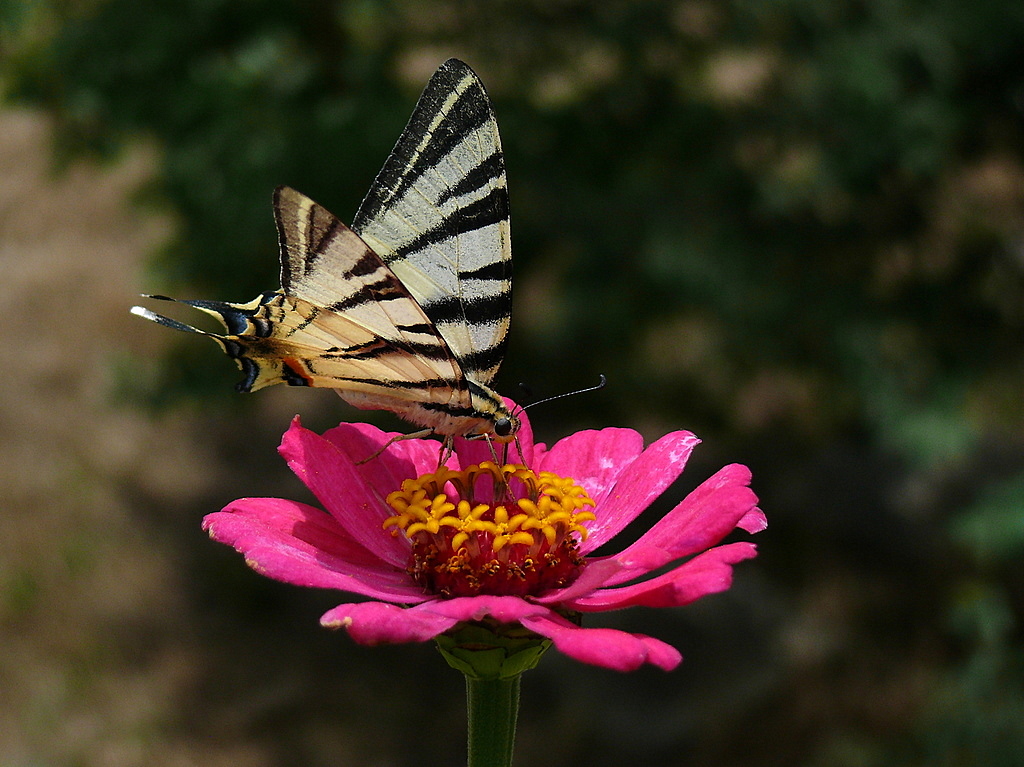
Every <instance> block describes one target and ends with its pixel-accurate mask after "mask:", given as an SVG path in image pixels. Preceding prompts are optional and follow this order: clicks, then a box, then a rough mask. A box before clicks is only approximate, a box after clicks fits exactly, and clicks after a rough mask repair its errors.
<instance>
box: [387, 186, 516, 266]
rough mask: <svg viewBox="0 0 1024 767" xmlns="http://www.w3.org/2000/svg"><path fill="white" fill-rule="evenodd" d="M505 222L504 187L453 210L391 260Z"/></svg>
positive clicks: (407, 242) (506, 218) (506, 214)
mask: <svg viewBox="0 0 1024 767" xmlns="http://www.w3.org/2000/svg"><path fill="white" fill-rule="evenodd" d="M507 220H508V194H507V192H506V191H505V189H504V187H498V188H495V189H492V190H491V191H490V192H488V193H487V195H486V196H484V197H481V198H480V199H479V200H474V201H473V202H471V203H469V204H468V205H466V206H464V207H461V208H458V209H457V210H455V211H453V212H452V213H450V214H449V215H447V216H445V217H444V218H442V219H441V221H440V222H439V223H438V224H437V225H435V226H433V227H431V228H430V229H428V230H427V231H425V232H422V233H421V234H420V235H418V236H417V237H413V238H412V239H411V240H407V241H406V242H404V243H402V244H401V245H398V246H397V247H396V248H395V255H394V258H408V257H409V256H410V255H411V254H414V253H416V252H417V251H420V250H425V249H426V248H429V247H430V246H431V245H436V244H437V243H439V242H444V241H445V240H447V239H451V238H453V237H458V236H459V235H461V234H466V233H468V232H474V231H476V230H477V229H483V228H484V227H486V226H494V225H497V224H499V223H501V222H502V221H507Z"/></svg>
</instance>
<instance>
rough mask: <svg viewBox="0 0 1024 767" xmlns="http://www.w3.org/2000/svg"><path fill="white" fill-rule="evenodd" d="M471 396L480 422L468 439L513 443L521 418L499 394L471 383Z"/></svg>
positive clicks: (468, 435)
mask: <svg viewBox="0 0 1024 767" xmlns="http://www.w3.org/2000/svg"><path fill="white" fill-rule="evenodd" d="M469 395H470V398H471V400H472V403H473V410H475V411H476V416H477V421H478V422H477V425H476V428H474V429H473V430H472V433H470V434H467V435H466V436H467V437H470V438H473V437H476V438H485V439H491V440H494V441H495V442H501V443H507V442H511V441H512V440H514V439H515V438H516V434H517V433H518V432H519V426H520V422H519V418H517V417H516V415H515V414H514V413H513V412H512V410H511V408H510V407H509V405H508V404H506V402H505V400H503V399H502V398H501V397H500V396H499V395H498V393H497V392H495V391H493V390H492V389H490V388H489V387H487V386H484V385H482V384H479V383H476V382H474V381H470V382H469Z"/></svg>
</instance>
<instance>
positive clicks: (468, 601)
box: [417, 594, 551, 623]
mask: <svg viewBox="0 0 1024 767" xmlns="http://www.w3.org/2000/svg"><path fill="white" fill-rule="evenodd" d="M417 609H419V610H426V611H429V612H432V613H436V614H438V615H443V616H445V617H448V618H454V619H455V620H457V621H481V620H483V619H484V618H494V620H496V621H500V622H501V623H515V622H519V621H522V619H523V618H526V617H529V616H536V615H547V614H548V613H549V612H551V610H550V609H549V608H547V607H544V606H542V605H538V604H534V603H533V602H527V601H526V600H524V599H521V598H520V597H510V596H493V595H487V594H484V595H481V596H477V597H457V598H455V599H437V600H434V601H432V602H428V603H426V604H423V605H420V606H419V607H417Z"/></svg>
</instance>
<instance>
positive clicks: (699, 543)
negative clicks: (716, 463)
mask: <svg viewBox="0 0 1024 767" xmlns="http://www.w3.org/2000/svg"><path fill="white" fill-rule="evenodd" d="M749 482H750V470H749V469H748V468H747V467H746V466H741V465H739V464H732V465H731V466H726V467H725V468H723V469H720V470H719V471H718V472H716V473H715V474H714V475H713V476H711V477H710V478H708V479H707V480H705V481H704V482H702V483H701V484H700V485H699V486H698V487H697V488H696V489H695V490H694V491H693V492H691V493H690V494H689V495H687V496H686V498H684V499H683V500H682V501H681V502H680V503H679V505H678V506H676V507H675V508H674V509H672V511H670V512H669V513H668V514H666V515H665V516H664V517H662V518H661V519H660V520H658V522H657V523H656V524H655V525H654V526H653V527H651V529H650V530H648V531H647V532H646V533H644V534H643V535H642V536H641V537H640V538H639V539H638V540H637V541H636V542H635V543H633V544H631V545H630V546H628V547H626V548H625V549H623V550H622V551H621V552H619V553H618V554H616V555H615V556H614V558H615V559H616V560H618V561H619V562H620V563H621V564H622V571H621V572H619V573H618V574H617V575H616V576H615V577H614V578H612V579H611V580H610V581H609V583H610V584H615V583H624V582H625V581H628V580H631V579H632V578H636V577H638V576H641V575H644V574H646V573H649V572H650V571H651V570H655V569H657V568H659V567H662V566H663V565H667V564H669V563H670V562H673V561H675V560H677V559H680V558H682V557H687V556H690V555H691V554H696V553H697V552H700V551H704V550H705V549H707V548H709V547H710V546H713V545H715V544H716V543H718V542H719V541H720V540H722V539H723V538H724V537H725V536H726V535H728V534H729V533H730V532H732V531H733V530H734V529H735V528H736V527H737V525H738V524H739V523H740V522H741V521H742V520H744V519H751V520H753V519H754V518H753V517H751V513H752V512H754V511H756V510H757V496H756V495H754V493H753V491H752V490H751V489H750V488H749V487H747V484H748V483H749Z"/></svg>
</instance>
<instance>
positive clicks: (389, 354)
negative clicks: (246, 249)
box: [132, 59, 519, 442]
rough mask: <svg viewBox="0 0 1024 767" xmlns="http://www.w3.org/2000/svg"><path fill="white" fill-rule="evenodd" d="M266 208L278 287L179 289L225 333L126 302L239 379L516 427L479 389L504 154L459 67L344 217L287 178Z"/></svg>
mask: <svg viewBox="0 0 1024 767" xmlns="http://www.w3.org/2000/svg"><path fill="white" fill-rule="evenodd" d="M274 213H275V216H276V219H277V231H278V238H279V242H280V247H281V289H280V290H277V291H274V292H268V293H264V294H263V295H261V296H259V297H258V298H256V299H254V300H253V301H250V302H249V303H247V304H232V303H227V302H222V301H203V300H193V301H182V302H181V303H184V304H188V305H189V306H192V307H195V308H196V309H200V310H202V311H204V312H207V313H208V314H212V315H213V316H215V317H217V318H218V319H219V320H220V321H221V322H222V323H223V325H224V327H225V328H226V332H225V333H223V334H219V333H207V332H205V331H202V330H199V329H197V328H194V327H192V326H191V325H185V324H184V323H181V322H178V321H176V320H172V319H169V318H167V317H163V316H161V315H159V314H155V313H154V312H151V311H150V310H148V309H146V308H144V307H141V306H136V307H133V308H132V312H133V313H134V314H138V315H140V316H142V317H145V318H146V319H149V320H152V321H153V322H157V323H159V324H161V325H164V326H166V327H170V328H174V329H176V330H184V331H188V332H191V333H199V334H201V335H204V336H208V337H210V338H212V339H213V340H214V341H216V342H217V343H218V344H219V345H220V346H221V348H222V349H223V350H224V351H225V352H226V353H227V354H228V356H230V357H232V358H233V359H234V360H235V361H236V362H237V363H238V366H239V367H240V368H241V369H242V371H243V372H244V374H245V380H243V381H242V382H241V383H239V384H238V389H239V391H255V390H256V389H261V388H263V387H264V386H270V385H271V384H276V383H287V384H291V385H293V386H318V387H327V388H332V389H335V390H336V391H337V392H338V394H340V395H341V397H342V398H344V399H345V400H346V401H348V402H349V403H351V404H353V405H355V406H356V407H358V408H363V409H379V410H390V411H392V412H394V413H396V414H398V415H399V416H401V417H402V418H404V419H406V420H407V421H409V422H411V423H413V424H416V425H418V426H421V427H423V429H424V433H427V432H432V433H434V434H438V435H441V436H442V437H444V438H445V439H446V441H450V439H451V438H452V437H455V436H461V437H488V438H491V439H495V440H497V441H499V442H508V441H510V440H511V439H512V438H513V437H514V436H515V433H516V431H517V430H518V428H519V421H518V420H517V419H516V417H515V415H514V414H513V413H511V412H510V411H509V409H508V408H507V407H506V406H505V403H504V402H503V401H502V399H501V397H499V396H498V394H497V393H495V392H494V391H493V390H492V389H491V388H490V383H491V381H492V379H493V378H494V376H495V374H496V373H497V372H498V367H499V366H500V365H501V361H502V359H503V357H504V352H505V339H506V335H507V333H508V326H509V314H510V309H511V269H512V261H511V258H512V257H511V249H510V243H509V216H508V192H507V189H506V185H505V164H504V160H503V157H502V153H501V143H500V141H499V139H498V124H497V122H496V121H495V118H494V110H493V107H492V106H491V102H490V99H488V97H487V93H486V91H485V90H484V87H483V84H482V83H481V82H480V80H479V78H478V77H477V76H476V74H475V73H474V72H473V71H472V70H471V69H470V68H469V67H468V66H466V65H465V64H464V63H462V62H461V61H458V60H456V59H451V60H449V61H447V62H445V63H444V64H443V65H441V67H440V68H439V69H438V70H437V72H435V73H434V75H433V77H431V78H430V82H429V83H427V87H426V88H425V89H424V91H423V94H422V95H421V96H420V99H419V101H418V102H417V104H416V108H415V109H414V111H413V113H412V117H411V118H410V120H409V124H408V125H407V126H406V128H405V130H404V131H403V132H402V135H401V136H400V137H399V139H398V143H397V144H396V145H395V148H394V149H393V150H392V152H391V155H390V156H389V157H388V159H387V161H386V162H385V163H384V167H383V168H382V169H381V171H380V173H379V174H378V176H377V178H376V180H375V181H374V183H373V186H372V187H371V188H370V191H369V193H368V194H367V195H366V199H364V200H363V203H362V205H361V206H360V208H359V211H358V212H357V213H356V216H355V219H354V220H353V222H352V226H351V228H349V227H348V226H345V224H343V223H342V222H341V221H340V220H339V219H338V218H336V217H335V216H333V215H332V214H331V213H329V212H328V211H327V210H326V209H325V208H323V207H321V206H320V205H318V204H317V203H315V202H313V201H312V200H310V199H309V198H308V197H306V196H304V195H302V194H300V193H299V192H296V191H295V190H294V189H291V188H289V187H280V188H278V189H277V190H276V191H275V193H274ZM151 297H152V298H160V299H164V300H174V299H168V298H166V297H165V296H151Z"/></svg>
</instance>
